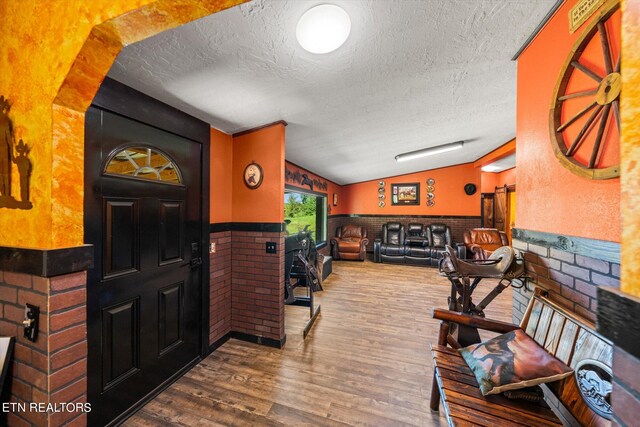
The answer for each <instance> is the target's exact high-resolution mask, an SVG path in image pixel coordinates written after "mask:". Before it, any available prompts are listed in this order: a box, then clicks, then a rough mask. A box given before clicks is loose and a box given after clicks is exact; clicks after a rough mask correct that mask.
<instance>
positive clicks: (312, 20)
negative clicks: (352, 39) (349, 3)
mask: <svg viewBox="0 0 640 427" xmlns="http://www.w3.org/2000/svg"><path fill="white" fill-rule="evenodd" d="M350 32H351V19H350V18H349V15H347V12H345V11H344V9H342V8H341V7H338V6H335V5H333V4H321V5H318V6H315V7H312V8H311V9H309V10H307V11H306V12H305V13H304V15H302V17H301V18H300V20H299V21H298V26H297V27H296V38H297V39H298V43H300V46H302V47H303V48H304V49H305V50H307V51H309V52H311V53H318V54H322V53H329V52H333V51H334V50H336V49H337V48H339V47H340V46H342V44H343V43H344V42H345V41H347V38H348V37H349V33H350Z"/></svg>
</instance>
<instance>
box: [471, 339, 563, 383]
mask: <svg viewBox="0 0 640 427" xmlns="http://www.w3.org/2000/svg"><path fill="white" fill-rule="evenodd" d="M460 354H461V355H462V357H463V358H464V360H465V362H466V363H467V365H468V366H469V367H470V368H471V370H472V371H473V373H474V374H475V376H476V379H477V380H478V383H479V384H480V391H481V392H482V394H483V395H487V394H498V393H501V392H503V391H507V390H517V389H521V388H526V387H531V386H535V385H538V384H542V383H549V382H552V381H557V380H560V379H562V378H566V377H568V376H569V375H571V374H573V369H571V368H570V367H568V366H567V365H565V364H564V363H563V362H562V361H560V360H558V359H556V358H555V357H553V355H551V354H549V353H548V352H547V351H546V350H545V349H544V348H543V347H542V346H541V345H540V344H538V343H537V342H535V341H534V340H533V338H531V337H530V336H529V335H527V334H526V333H525V332H524V331H523V330H522V329H516V330H515V331H511V332H507V333H506V334H502V335H498V336H497V337H495V338H491V339H490V340H487V341H484V342H481V343H479V344H472V345H470V346H469V347H465V348H463V349H461V350H460Z"/></svg>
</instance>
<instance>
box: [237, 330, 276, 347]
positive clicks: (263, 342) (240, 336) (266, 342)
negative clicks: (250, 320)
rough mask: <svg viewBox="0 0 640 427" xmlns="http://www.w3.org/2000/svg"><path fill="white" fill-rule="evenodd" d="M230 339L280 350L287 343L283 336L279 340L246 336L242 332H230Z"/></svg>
mask: <svg viewBox="0 0 640 427" xmlns="http://www.w3.org/2000/svg"><path fill="white" fill-rule="evenodd" d="M230 334H231V338H235V339H237V340H240V341H247V342H251V343H254V344H260V345H264V346H266V347H273V348H282V347H284V344H285V343H286V342H287V336H286V335H285V336H284V337H283V338H282V339H281V340H277V339H274V338H267V337H261V336H258V335H253V334H247V333H244V332H238V331H231V332H230Z"/></svg>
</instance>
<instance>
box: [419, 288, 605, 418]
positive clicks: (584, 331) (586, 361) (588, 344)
mask: <svg viewBox="0 0 640 427" xmlns="http://www.w3.org/2000/svg"><path fill="white" fill-rule="evenodd" d="M433 317H434V318H436V319H440V320H441V323H440V334H439V337H438V343H437V344H434V345H432V346H431V353H432V355H433V362H434V379H433V388H432V391H431V409H432V410H434V411H437V410H438V408H439V406H440V402H441V401H442V407H443V410H444V411H445V413H446V417H447V420H448V422H449V425H450V426H471V425H474V426H492V427H498V426H553V425H562V421H560V418H558V415H557V414H556V412H557V413H558V414H560V415H561V416H562V417H563V418H564V419H565V420H566V421H565V422H568V423H570V424H574V423H576V425H583V426H588V427H592V426H598V427H599V426H608V425H610V424H609V421H608V419H610V418H611V406H610V403H611V402H610V400H609V398H610V393H611V365H612V344H611V342H610V341H608V340H607V339H606V338H604V337H602V336H601V335H599V334H598V333H597V332H596V331H595V327H594V325H593V324H592V323H591V322H589V321H588V320H586V319H584V318H581V317H579V316H577V315H575V314H574V313H571V312H569V311H568V310H566V309H565V308H563V307H561V306H559V305H557V304H556V303H555V302H553V301H551V300H549V299H548V298H547V296H546V294H545V292H544V291H542V290H540V289H536V291H535V293H534V296H533V297H532V298H531V301H530V303H529V306H528V308H527V311H526V312H525V315H524V318H523V319H522V323H521V324H520V326H517V325H512V324H509V323H505V322H498V321H494V320H489V319H485V318H482V317H478V316H471V315H468V314H461V313H456V312H452V311H447V310H440V309H434V312H433ZM450 323H456V324H459V325H467V326H472V327H476V328H479V329H483V330H488V331H492V332H497V333H505V332H509V331H512V330H515V329H519V328H521V329H522V330H524V331H525V332H526V333H527V334H528V335H529V336H530V337H532V338H533V339H535V341H536V342H538V344H540V345H541V346H543V347H544V348H545V349H546V350H547V351H548V352H549V353H550V354H553V355H555V356H556V357H557V358H558V359H560V360H562V361H563V362H564V363H566V364H567V365H568V366H570V367H571V368H573V369H574V375H571V376H569V377H567V378H565V379H564V380H561V381H556V382H554V383H549V384H543V385H541V387H542V389H543V391H544V393H545V400H546V401H547V402H548V403H549V406H550V407H551V408H553V411H552V409H550V408H549V407H547V406H546V405H541V404H540V403H533V402H528V401H526V400H511V399H508V398H506V397H504V396H502V395H500V394H497V395H488V396H482V394H481V393H480V390H479V388H478V383H477V382H476V379H475V377H474V375H473V373H472V372H471V370H470V369H469V367H468V366H467V365H466V363H465V361H464V359H463V358H462V357H461V356H460V354H459V353H458V351H457V348H459V344H458V343H457V342H456V341H455V340H454V339H453V338H452V337H451V336H450V334H449V326H450ZM447 344H448V345H449V346H447ZM556 404H558V405H557V406H556ZM572 418H573V419H572Z"/></svg>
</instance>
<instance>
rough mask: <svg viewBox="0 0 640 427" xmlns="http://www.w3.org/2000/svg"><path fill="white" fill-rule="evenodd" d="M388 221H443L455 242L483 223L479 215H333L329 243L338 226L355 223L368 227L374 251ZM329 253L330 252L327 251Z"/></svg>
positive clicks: (329, 230) (328, 234) (426, 223)
mask: <svg viewBox="0 0 640 427" xmlns="http://www.w3.org/2000/svg"><path fill="white" fill-rule="evenodd" d="M387 222H399V223H401V224H404V225H405V226H407V224H409V223H412V222H415V223H420V224H425V225H428V224H433V223H442V224H447V225H448V226H449V227H451V235H452V237H453V241H454V242H462V241H463V237H462V236H463V233H464V231H465V230H468V229H471V228H478V227H480V225H481V217H479V216H437V215H436V216H428V215H415V216H399V215H331V216H329V220H328V224H327V228H328V230H327V243H328V241H329V240H330V239H331V238H332V237H333V236H335V234H336V228H338V227H341V226H344V225H346V224H355V225H359V226H362V227H366V229H367V232H368V236H369V245H367V252H373V241H374V240H375V239H381V238H382V226H383V225H384V224H386V223H387ZM327 254H328V252H327Z"/></svg>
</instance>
